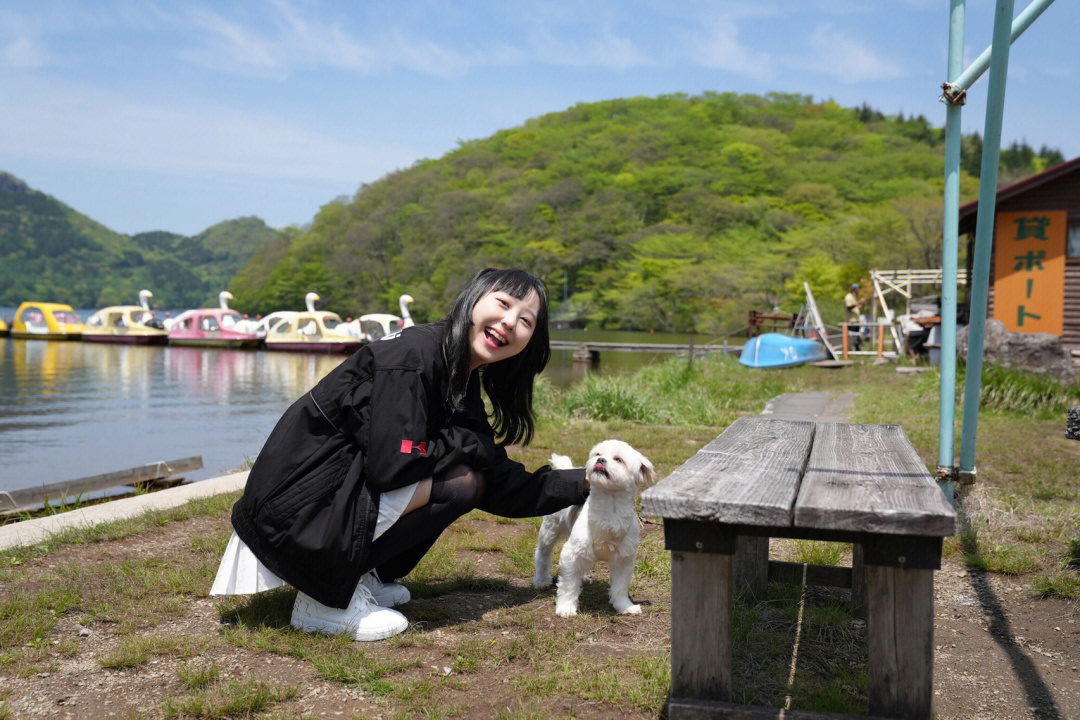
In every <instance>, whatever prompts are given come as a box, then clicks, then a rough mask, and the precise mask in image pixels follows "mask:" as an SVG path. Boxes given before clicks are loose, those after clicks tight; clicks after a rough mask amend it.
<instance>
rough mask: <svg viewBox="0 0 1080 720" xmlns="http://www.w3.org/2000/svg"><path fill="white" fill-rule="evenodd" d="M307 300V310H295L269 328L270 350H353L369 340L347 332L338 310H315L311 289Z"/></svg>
mask: <svg viewBox="0 0 1080 720" xmlns="http://www.w3.org/2000/svg"><path fill="white" fill-rule="evenodd" d="M304 300H305V302H306V303H307V312H298V313H292V315H293V317H285V318H283V319H282V320H280V321H279V322H277V323H276V324H275V325H274V326H273V327H271V328H270V329H269V330H268V332H267V333H266V349H267V350H295V351H300V352H325V353H351V352H355V351H356V350H359V349H360V346H361V345H363V344H364V343H365V342H367V341H366V340H364V339H361V338H356V337H353V336H352V335H350V334H349V333H348V332H346V330H345V323H343V322H342V321H341V316H340V315H338V314H337V313H333V312H328V311H326V310H316V309H315V303H316V302H318V300H319V296H318V295H317V294H316V293H313V292H311V293H308V294H307V296H306V297H305V298H304Z"/></svg>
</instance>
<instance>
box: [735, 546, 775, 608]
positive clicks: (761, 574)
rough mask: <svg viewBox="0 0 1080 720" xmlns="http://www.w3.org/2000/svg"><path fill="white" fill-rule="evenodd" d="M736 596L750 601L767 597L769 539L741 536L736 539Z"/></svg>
mask: <svg viewBox="0 0 1080 720" xmlns="http://www.w3.org/2000/svg"><path fill="white" fill-rule="evenodd" d="M734 572H735V593H734V594H735V595H738V594H739V593H741V592H746V593H748V594H749V598H748V599H749V600H753V599H756V598H763V597H765V590H766V586H767V585H768V583H769V538H767V537H757V536H755V535H739V536H738V537H737V538H736V539H735V571H734Z"/></svg>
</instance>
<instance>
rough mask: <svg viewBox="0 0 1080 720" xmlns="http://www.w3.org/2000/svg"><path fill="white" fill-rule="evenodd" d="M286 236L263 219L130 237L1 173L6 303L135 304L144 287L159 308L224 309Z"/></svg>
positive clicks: (0, 284)
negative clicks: (225, 297)
mask: <svg viewBox="0 0 1080 720" xmlns="http://www.w3.org/2000/svg"><path fill="white" fill-rule="evenodd" d="M280 237H281V233H279V232H278V231H276V230H274V229H272V228H269V227H267V226H266V224H265V223H264V222H263V221H262V220H260V219H258V218H238V219H236V220H229V221H226V222H223V223H219V224H217V225H214V226H213V227H211V228H208V229H207V230H204V231H203V232H202V233H200V234H198V235H196V236H194V237H184V236H182V235H177V234H174V233H167V232H150V233H141V234H138V235H134V236H128V235H123V234H121V233H117V232H114V231H112V230H109V229H108V228H106V227H104V226H103V225H101V224H99V223H96V222H94V221H93V220H91V219H90V218H88V217H86V216H85V215H81V214H80V213H78V212H76V211H75V210H73V209H71V208H70V207H68V206H67V205H65V204H64V203H62V202H60V201H59V200H57V199H55V198H53V197H51V196H49V195H46V194H45V193H42V192H39V191H37V190H34V189H33V188H30V187H29V186H27V185H26V183H24V182H23V181H21V180H19V179H18V178H16V177H14V176H12V175H9V174H7V173H0V305H17V304H18V303H20V302H22V301H23V300H31V299H33V300H47V301H53V302H66V303H69V304H71V305H74V306H75V307H83V308H95V307H101V306H104V305H113V304H131V303H134V302H135V300H136V297H137V296H138V292H139V290H142V289H143V288H146V289H148V290H150V291H152V292H153V293H154V300H153V303H154V306H155V307H161V308H165V307H176V308H179V307H191V306H195V305H202V304H205V303H207V302H213V303H215V304H216V302H217V294H218V292H220V291H221V290H222V289H224V288H225V287H226V286H227V285H228V283H229V281H230V279H231V278H232V277H233V276H234V275H235V274H236V273H237V271H238V270H239V269H240V268H241V267H243V266H244V265H246V264H247V263H248V261H249V260H250V259H251V258H252V256H253V255H254V254H255V253H256V252H258V251H260V250H261V249H262V248H263V246H264V245H265V244H270V243H273V242H274V241H275V240H279V239H280Z"/></svg>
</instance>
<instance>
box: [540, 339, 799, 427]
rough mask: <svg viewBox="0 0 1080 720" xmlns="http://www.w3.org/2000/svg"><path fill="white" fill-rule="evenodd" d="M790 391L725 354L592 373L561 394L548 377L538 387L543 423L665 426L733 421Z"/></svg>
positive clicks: (777, 380)
mask: <svg viewBox="0 0 1080 720" xmlns="http://www.w3.org/2000/svg"><path fill="white" fill-rule="evenodd" d="M785 390H787V385H786V384H785V383H784V382H783V380H781V379H780V376H778V375H775V374H772V373H766V372H760V371H753V370H749V369H747V368H744V367H742V366H741V365H739V364H738V362H737V361H736V360H735V359H734V358H731V357H728V356H725V355H720V354H719V353H717V354H713V355H709V356H707V357H704V358H698V359H696V360H694V362H689V361H688V360H687V359H686V358H684V357H674V358H671V359H669V360H667V361H666V362H663V363H656V364H653V365H648V366H646V367H644V368H642V369H641V370H639V371H638V372H637V373H635V374H633V375H631V376H612V375H604V376H598V375H595V374H589V375H586V376H585V377H584V378H582V379H581V380H579V381H578V382H577V383H575V384H574V385H573V386H571V387H570V388H569V389H567V390H565V391H563V392H561V393H560V391H559V390H558V389H557V388H555V387H553V386H552V385H551V383H550V382H549V381H548V380H547V379H545V378H541V379H538V381H537V383H536V385H535V387H534V406H535V408H536V410H537V414H538V415H539V416H540V418H541V421H542V422H544V421H546V422H548V423H551V424H559V423H561V422H563V421H565V420H567V419H569V418H572V417H584V418H588V419H590V420H597V421H601V422H603V421H609V420H626V421H630V422H635V423H642V424H662V425H727V424H729V423H730V422H731V421H732V420H734V419H735V417H737V416H738V415H739V414H743V413H756V412H760V410H761V408H762V407H763V406H764V404H765V402H766V401H767V400H769V399H770V398H772V397H775V396H776V395H779V394H781V393H783V392H785Z"/></svg>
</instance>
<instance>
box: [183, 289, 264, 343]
mask: <svg viewBox="0 0 1080 720" xmlns="http://www.w3.org/2000/svg"><path fill="white" fill-rule="evenodd" d="M231 299H232V293H230V292H229V291H228V290H223V291H222V292H221V293H220V294H219V295H218V302H219V303H220V307H216V308H198V309H195V310H185V311H184V312H182V313H180V314H179V315H177V316H176V319H175V320H173V321H172V323H171V324H170V326H169V328H170V329H169V344H170V345H187V346H195V347H214V348H256V347H258V346H259V344H260V343H261V342H262V340H261V339H260V338H259V336H258V335H256V334H254V333H247V332H240V331H239V330H238V329H237V324H238V323H239V322H241V321H242V320H243V317H242V316H241V315H240V313H238V312H236V311H235V310H232V309H231V308H229V303H228V301H229V300H231Z"/></svg>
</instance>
